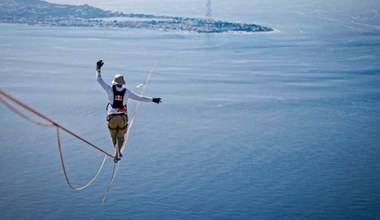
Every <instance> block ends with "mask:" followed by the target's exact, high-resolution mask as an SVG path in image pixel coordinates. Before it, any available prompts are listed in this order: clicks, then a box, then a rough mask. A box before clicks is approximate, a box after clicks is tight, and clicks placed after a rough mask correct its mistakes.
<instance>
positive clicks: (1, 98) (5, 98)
mask: <svg viewBox="0 0 380 220" xmlns="http://www.w3.org/2000/svg"><path fill="white" fill-rule="evenodd" d="M156 64H157V62H156V63H155V64H154V66H153V67H152V69H151V70H150V72H149V74H148V76H147V78H146V80H145V83H144V84H143V85H142V90H141V93H140V95H141V96H142V95H143V94H144V92H145V89H146V86H147V84H148V81H149V79H150V77H151V75H152V72H153V70H154V68H155V67H156ZM140 88H141V87H140ZM0 102H1V103H2V104H3V105H4V106H6V107H7V108H8V109H10V110H11V111H13V112H14V113H16V114H17V115H19V116H20V117H22V118H24V119H25V120H27V121H29V122H31V123H33V124H36V125H39V126H45V127H56V136H57V145H58V151H59V158H60V161H61V166H62V170H63V174H64V177H65V180H66V183H67V185H68V186H69V187H70V188H71V189H72V190H75V191H81V190H84V189H86V188H87V187H89V186H90V185H91V184H92V183H93V182H94V181H95V180H96V179H97V177H98V176H99V174H100V172H101V171H102V169H103V167H104V164H105V162H106V160H107V158H108V157H110V158H114V156H112V155H111V154H110V153H108V152H106V151H104V150H103V149H101V148H100V147H98V146H96V145H95V144H93V143H91V142H89V141H88V140H86V139H84V138H82V137H80V136H79V135H77V134H75V133H74V132H72V131H70V130H69V129H67V128H65V127H63V126H62V125H60V124H58V123H57V122H55V121H53V120H52V119H50V118H48V117H47V116H45V115H44V114H42V113H40V112H38V111H37V110H35V109H33V108H32V107H30V106H28V105H26V104H25V103H23V102H22V101H20V100H18V99H16V98H15V97H13V96H12V95H10V94H9V93H7V92H5V91H4V90H3V89H0ZM11 103H12V104H15V105H18V106H20V107H22V108H24V109H25V110H27V111H29V112H31V113H33V114H34V115H36V116H37V117H39V118H40V119H43V120H45V121H47V122H40V121H37V120H34V119H32V118H30V117H29V116H27V115H26V114H24V113H22V112H21V111H19V110H18V109H17V108H16V107H14V106H13V105H12V104H11ZM139 107H140V102H138V103H137V104H136V108H135V111H134V112H133V115H132V118H131V121H130V123H129V126H128V130H127V133H126V136H125V141H124V143H123V146H122V148H121V152H124V147H125V145H126V144H127V141H128V137H129V133H130V130H131V127H132V125H133V122H134V120H135V118H136V115H137V112H138V110H139ZM60 130H62V131H65V132H66V133H68V134H70V135H71V136H73V137H75V138H77V139H79V140H80V141H82V142H84V143H86V144H88V145H90V146H91V147H93V148H94V149H96V150H98V151H100V152H101V153H103V154H104V159H103V161H102V163H101V164H100V166H99V169H98V171H97V172H96V174H95V175H94V177H93V178H91V179H90V180H89V181H88V182H87V183H86V184H84V185H83V186H79V187H78V186H74V185H73V184H72V183H71V181H70V179H69V175H68V173H67V170H66V166H65V160H64V158H63V152H62V144H61V137H60ZM119 165H120V161H119V163H115V164H114V165H113V169H112V176H111V178H110V181H109V183H108V185H107V190H106V193H105V195H104V197H103V200H102V204H104V203H105V201H106V199H107V197H108V194H109V191H110V189H111V186H112V184H113V182H114V180H115V177H116V174H117V171H118V169H119Z"/></svg>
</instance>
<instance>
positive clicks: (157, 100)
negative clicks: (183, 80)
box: [152, 98, 161, 104]
mask: <svg viewBox="0 0 380 220" xmlns="http://www.w3.org/2000/svg"><path fill="white" fill-rule="evenodd" d="M152 101H153V102H155V103H157V104H159V103H160V102H161V98H153V100H152Z"/></svg>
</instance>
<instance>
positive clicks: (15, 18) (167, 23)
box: [0, 0, 274, 34]
mask: <svg viewBox="0 0 380 220" xmlns="http://www.w3.org/2000/svg"><path fill="white" fill-rule="evenodd" d="M0 23H9V24H28V25H46V26H61V27H116V28H138V29H149V30H160V31H180V32H193V33H242V34H249V33H258V32H273V31H274V29H272V28H270V27H265V26H261V25H257V24H247V23H236V22H228V21H222V20H214V19H206V18H186V17H171V16H157V15H148V14H125V13H122V12H112V11H106V10H102V9H99V8H95V7H92V6H89V5H79V6H74V5H62V4H53V3H48V2H44V1H41V0H3V1H2V2H1V3H0Z"/></svg>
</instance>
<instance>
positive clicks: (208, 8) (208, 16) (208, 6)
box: [206, 0, 212, 19]
mask: <svg viewBox="0 0 380 220" xmlns="http://www.w3.org/2000/svg"><path fill="white" fill-rule="evenodd" d="M211 18H212V8H211V0H207V4H206V19H211Z"/></svg>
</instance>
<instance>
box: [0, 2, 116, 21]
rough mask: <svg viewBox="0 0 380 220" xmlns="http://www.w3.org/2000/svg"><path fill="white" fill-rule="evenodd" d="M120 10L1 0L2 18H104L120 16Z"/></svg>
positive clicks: (0, 16) (0, 15)
mask: <svg viewBox="0 0 380 220" xmlns="http://www.w3.org/2000/svg"><path fill="white" fill-rule="evenodd" d="M120 15H122V13H120V12H112V11H105V10H102V9H99V8H95V7H92V6H89V5H87V4H85V5H79V6H76V5H62V4H53V3H48V2H45V1H41V0H1V1H0V19H2V20H4V19H36V20H40V19H47V18H83V19H90V18H104V17H115V16H120Z"/></svg>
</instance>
